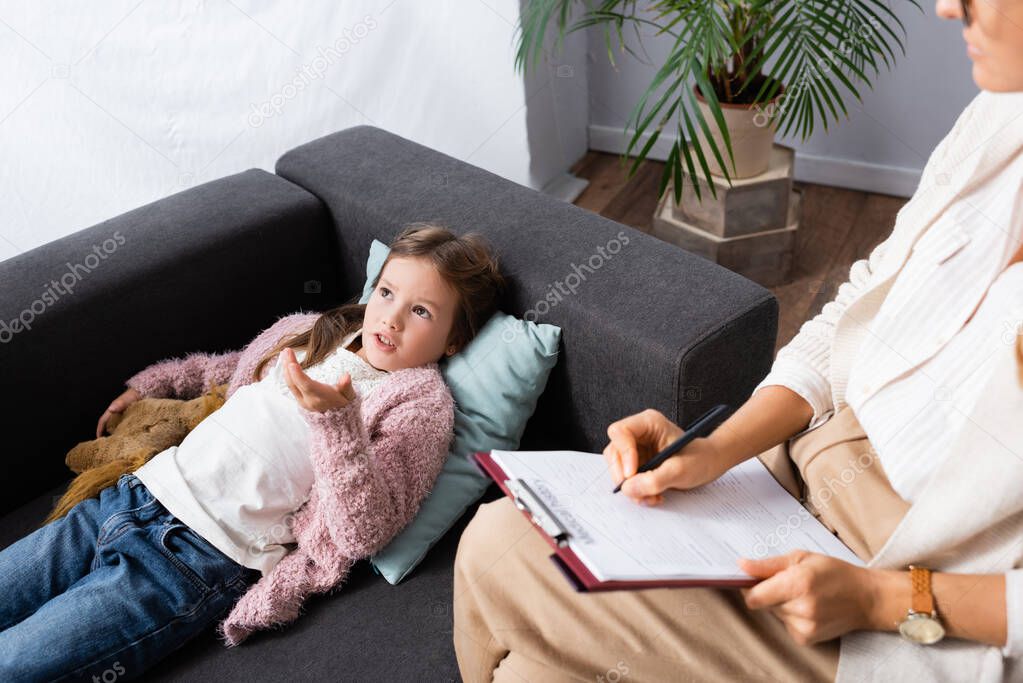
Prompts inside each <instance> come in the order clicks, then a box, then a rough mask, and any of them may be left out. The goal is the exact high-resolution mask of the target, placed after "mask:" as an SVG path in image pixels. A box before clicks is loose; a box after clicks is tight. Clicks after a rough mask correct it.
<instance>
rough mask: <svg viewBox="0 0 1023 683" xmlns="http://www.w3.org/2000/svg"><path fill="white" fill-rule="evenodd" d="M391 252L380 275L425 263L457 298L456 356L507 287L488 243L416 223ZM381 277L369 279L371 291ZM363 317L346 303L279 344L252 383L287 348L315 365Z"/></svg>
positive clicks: (362, 308)
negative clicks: (405, 262)
mask: <svg viewBox="0 0 1023 683" xmlns="http://www.w3.org/2000/svg"><path fill="white" fill-rule="evenodd" d="M390 249H391V251H390V253H389V254H388V255H387V258H386V259H385V260H384V264H383V266H381V268H380V273H382V272H383V270H384V266H386V265H387V264H388V262H390V260H391V259H394V258H403V257H414V258H424V259H427V260H429V261H430V262H431V263H432V264H433V265H434V266H435V267H436V268H437V272H438V273H439V274H440V276H441V277H442V278H443V279H444V281H445V282H447V283H448V284H449V285H450V286H451V287H452V289H454V290H455V291H456V292H457V294H458V310H457V312H456V314H455V320H454V324H453V325H452V327H451V333H450V334H449V336H448V340H447V344H448V345H454V346H455V348H456V352H457V351H460V350H462V349H463V348H465V346H466V344H468V343H469V342H470V341H472V339H473V338H474V337H475V336H476V335H477V334H478V333H479V331H480V328H482V327H483V325H484V323H486V322H487V320H489V319H490V316H491V315H493V314H494V312H495V311H496V310H497V304H498V300H499V298H500V296H501V295H502V294H503V292H504V289H505V287H506V282H505V279H504V277H503V276H502V275H501V272H500V269H499V266H498V260H497V257H496V256H495V255H494V254H493V252H492V251H491V249H490V246H489V244H488V243H487V240H486V239H485V238H484V237H483V236H482V235H480V234H478V233H467V234H465V235H461V236H459V235H456V234H455V233H453V232H451V230H449V229H448V228H446V227H444V226H442V225H437V224H435V223H425V222H417V223H409V224H408V225H406V226H405V229H404V230H402V232H401V233H400V234H399V235H398V236H397V237H396V238H395V239H394V241H392V242H391V245H390ZM380 273H377V275H376V277H375V278H373V288H374V289H375V288H376V286H377V281H378V280H379V279H380ZM365 314H366V304H360V303H346V304H342V305H341V306H338V307H336V308H332V309H330V310H328V311H325V312H324V313H322V314H321V315H320V317H319V318H317V319H316V322H314V323H313V326H312V327H311V328H310V329H308V330H306V331H305V332H301V333H299V334H296V335H292V336H289V337H286V338H284V339H282V340H281V341H280V342H278V343H277V345H276V346H274V348H273V349H271V350H270V351H269V352H267V354H266V355H265V356H263V358H262V359H260V361H259V363H257V364H256V368H255V370H254V371H253V375H252V381H254V382H258V381H259V379H260V376H261V374H262V371H263V368H264V367H265V366H266V364H267V363H268V362H270V360H271V359H272V358H274V357H275V356H276V355H277V354H279V353H280V352H281V351H282V350H284V349H285V348H289V347H290V348H294V349H300V348H303V349H305V352H306V355H305V358H304V359H303V360H302V363H301V367H302V368H303V369H306V368H309V367H311V366H313V365H316V364H317V363H319V362H320V361H321V360H323V359H324V358H326V357H327V356H328V355H330V354H331V353H333V352H334V350H335V349H336V348H337V346H338V344H340V343H341V341H342V340H343V339H344V337H345V336H346V335H347V334H348V333H350V332H353V331H355V330H357V329H358V328H359V327H361V326H362V322H363V318H364V317H365Z"/></svg>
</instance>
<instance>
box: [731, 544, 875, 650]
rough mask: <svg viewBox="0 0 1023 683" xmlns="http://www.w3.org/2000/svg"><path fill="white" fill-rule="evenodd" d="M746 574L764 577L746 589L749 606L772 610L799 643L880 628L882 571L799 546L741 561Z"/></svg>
mask: <svg viewBox="0 0 1023 683" xmlns="http://www.w3.org/2000/svg"><path fill="white" fill-rule="evenodd" d="M739 567H740V568H741V569H742V570H743V571H744V572H746V573H747V574H749V575H751V576H755V577H759V578H762V579H764V580H763V581H761V582H760V583H758V584H757V585H755V586H753V587H752V588H743V589H742V594H743V597H744V598H745V600H746V606H747V607H749V608H750V609H769V610H771V612H772V613H774V615H775V616H776V617H778V618H779V619H781V621H782V623H783V624H785V628H786V630H788V632H789V635H791V636H792V639H793V640H794V641H796V643H798V644H800V645H812V644H814V643H818V642H820V641H823V640H831V639H832V638H837V637H838V636H840V635H842V634H844V633H847V632H849V631H854V630H857V629H876V628H878V626H876V625H875V621H876V620H875V619H874V617H873V615H872V608H873V607H875V605H876V604H877V603H879V600H878V599H877V597H878V590H877V588H878V582H879V579H880V578H881V577H880V576H879V575H880V574H881V572H880V570H876V569H867V568H865V567H857V566H855V565H852V564H849V563H848V562H844V561H842V560H839V559H836V558H834V557H828V556H827V555H821V554H819V553H811V552H807V551H805V550H794V551H792V552H790V553H788V554H787V555H775V556H774V557H766V558H764V559H762V560H748V559H746V558H740V559H739Z"/></svg>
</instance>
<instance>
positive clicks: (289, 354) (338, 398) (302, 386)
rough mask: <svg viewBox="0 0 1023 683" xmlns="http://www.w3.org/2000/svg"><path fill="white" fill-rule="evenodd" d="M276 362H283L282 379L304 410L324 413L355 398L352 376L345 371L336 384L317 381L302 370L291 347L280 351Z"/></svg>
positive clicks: (343, 405)
mask: <svg viewBox="0 0 1023 683" xmlns="http://www.w3.org/2000/svg"><path fill="white" fill-rule="evenodd" d="M277 362H279V363H284V366H283V371H284V381H285V382H287V383H288V388H289V389H291V393H292V394H294V395H295V400H296V401H298V404H299V405H300V406H302V407H303V408H305V409H306V410H311V411H314V412H317V413H325V412H327V411H328V410H330V409H331V408H343V407H345V406H346V405H348V404H349V403H351V402H352V401H354V400H355V387H353V386H352V376H351V375H349V374H348V373H347V372H346V373H345V374H343V375H341V379H340V380H338V383H337V384H334V385H330V384H324V383H323V382H317V381H316V380H314V379H313V378H312V377H310V376H309V375H307V374H306V373H305V371H304V370H302V366H301V365H299V363H298V359H297V358H296V357H295V351H294V350H293V349H291V348H286V349H284V350H283V351H281V354H280V356H279V357H278V359H277Z"/></svg>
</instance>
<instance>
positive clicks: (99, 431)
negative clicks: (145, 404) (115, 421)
mask: <svg viewBox="0 0 1023 683" xmlns="http://www.w3.org/2000/svg"><path fill="white" fill-rule="evenodd" d="M140 398H142V395H141V394H139V392H138V391H136V390H135V389H128V390H127V391H126V392H124V393H123V394H121V395H120V396H118V397H117V398H115V399H114V400H113V401H111V402H110V405H109V406H107V409H106V411H104V412H103V414H102V415H100V416H99V422H98V423H97V424H96V438H97V439H98V438H100V437H101V436H103V429H104V428H105V427H106V426H107V422H109V421H110V418H111V417H113V416H114V413H123V412H124V411H125V410H127V408H128V406H130V405H131V404H132V403H134V402H135V401H137V400H139V399H140Z"/></svg>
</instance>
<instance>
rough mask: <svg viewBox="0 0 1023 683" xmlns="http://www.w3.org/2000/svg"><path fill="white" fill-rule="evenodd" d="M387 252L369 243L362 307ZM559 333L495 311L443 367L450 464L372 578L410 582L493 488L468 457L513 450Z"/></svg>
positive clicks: (379, 559) (377, 560)
mask: <svg viewBox="0 0 1023 683" xmlns="http://www.w3.org/2000/svg"><path fill="white" fill-rule="evenodd" d="M389 252H390V248H389V247H388V246H387V245H386V244H383V243H382V242H380V241H378V240H373V244H371V245H370V249H369V260H368V262H367V263H366V285H365V287H363V290H362V298H360V299H359V303H366V302H368V301H369V298H370V296H371V295H372V294H373V280H374V279H375V278H376V276H377V273H379V272H380V269H381V268H383V265H384V260H385V259H386V258H387V254H388V253H389ZM560 341H561V328H560V327H557V326H556V325H548V324H546V323H540V324H539V325H538V324H536V323H532V322H529V321H526V320H520V319H518V318H515V317H513V316H510V315H507V314H506V313H502V312H500V311H498V312H496V313H495V314H494V315H493V316H492V317H491V319H490V320H489V321H487V323H486V324H485V325H484V326H483V328H482V329H481V330H480V331H479V333H478V334H477V335H476V337H475V338H474V339H473V340H472V341H471V342H469V344H467V345H466V347H465V348H464V349H462V350H461V351H459V352H458V353H456V354H455V355H454V356H451V357H450V358H445V359H443V360H441V362H440V364H439V365H440V369H441V373H442V374H443V375H444V380H445V382H447V385H448V388H449V389H451V395H452V396H453V397H454V399H455V440H454V443H453V444H452V447H451V452H450V453H448V458H447V461H446V462H445V463H444V467H443V469H442V470H441V473H440V476H438V477H437V481H436V482H435V483H434V486H433V489H432V490H431V491H430V494H429V495H428V496H427V497H426V498H425V499H424V500H423V502H422V504H421V505H420V507H419V512H418V513H417V514H416V517H415V518H414V519H413V520H412V521H411V522H410V523H409V525H408V526H406V527H405V529H404V530H402V531H401V533H399V534H398V535H397V536H395V537H394V538H393V539H392V540H391V542H390V543H389V544H387V546H385V547H384V548H383V549H382V550H381V551H380V552H378V553H377V554H376V555H374V556H373V557H371V558H370V562H371V563H372V565H373V569H374V571H376V573H377V574H381V575H382V576H383V577H384V578H385V579H387V581H388V582H390V583H392V584H397V583H398V582H399V581H401V580H402V579H404V578H405V577H406V576H408V575H409V574H410V573H411V572H412V570H413V569H415V567H416V566H417V565H418V564H419V563H420V562H421V561H422V559H423V558H424V557H425V556H426V553H427V551H428V550H429V549H430V548H431V547H433V544H434V543H436V542H437V541H438V540H439V539H440V538H441V537H442V536H443V535H444V534H445V533H446V532H447V531H448V529H450V528H451V527H452V526H453V525H454V523H455V522H457V521H458V519H459V518H460V517H461V516H462V514H463V513H464V512H465V510H466V509H467V508H468V507H469V506H470V505H472V504H473V503H475V502H476V501H477V500H479V499H480V497H481V496H482V495H483V493H484V492H485V491H486V490H487V487H488V486H489V485H490V481H491V480H490V478H489V477H486V476H485V475H483V474H481V473H480V471H479V470H478V469H476V466H475V465H473V464H472V463H471V462H469V460H468V459H467V457H466V456H468V455H469V454H470V453H473V452H475V451H487V450H491V449H499V450H515V449H517V448H518V446H519V440H520V439H521V438H522V432H523V431H525V429H526V421H528V420H529V418H530V416H531V415H532V414H533V411H534V410H535V408H536V402H537V400H538V399H539V398H540V394H542V393H543V390H544V387H546V386H547V377H548V376H549V375H550V372H551V369H552V368H553V367H554V366H555V364H556V363H557V362H558V344H559V342H560Z"/></svg>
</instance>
